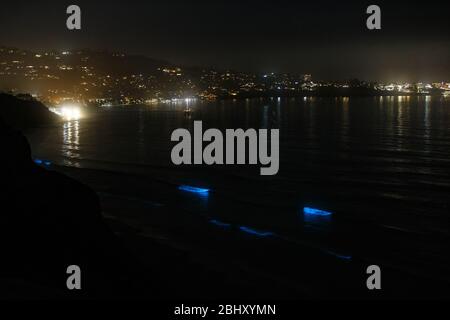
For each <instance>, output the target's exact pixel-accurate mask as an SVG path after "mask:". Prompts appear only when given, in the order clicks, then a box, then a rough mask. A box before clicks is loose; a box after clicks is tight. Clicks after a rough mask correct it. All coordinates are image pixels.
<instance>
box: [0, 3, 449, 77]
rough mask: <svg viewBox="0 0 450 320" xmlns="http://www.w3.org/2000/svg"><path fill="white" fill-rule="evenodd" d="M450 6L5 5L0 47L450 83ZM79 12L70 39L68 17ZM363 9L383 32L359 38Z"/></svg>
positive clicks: (363, 28) (1, 12)
mask: <svg viewBox="0 0 450 320" xmlns="http://www.w3.org/2000/svg"><path fill="white" fill-rule="evenodd" d="M449 3H450V1H433V0H432V1H422V2H420V3H417V4H416V3H413V2H412V1H395V4H393V1H390V3H388V2H384V1H370V2H369V1H358V2H356V1H322V0H313V1H309V2H306V1H295V0H291V1H268V0H262V1H253V0H248V1H245V0H240V1H235V0H227V1H222V0H221V1H218V0H211V1H199V0H192V1H186V0H183V1H181V0H165V1H161V0H157V1H154V0H148V1H142V0H141V1H136V0H127V1H95V3H93V1H70V2H69V1H39V3H38V2H33V3H31V2H29V1H27V2H25V1H20V0H18V1H6V2H2V4H1V6H2V8H1V10H0V45H7V46H16V47H19V48H23V49H58V50H70V49H79V48H90V49H100V50H104V49H105V50H110V51H123V52H126V53H129V54H143V55H146V56H149V57H152V58H157V59H163V60H167V61H170V62H173V63H177V64H182V65H188V66H212V67H219V68H232V69H238V70H244V71H258V72H281V71H282V72H292V73H312V74H313V77H314V78H315V79H322V80H334V79H348V78H351V77H358V78H360V79H365V80H378V81H404V80H407V81H441V80H442V81H450V19H449V16H450V4H449ZM70 4H77V5H79V6H80V7H81V9H82V30H81V31H68V30H67V29H66V26H65V21H66V18H67V15H66V13H65V11H66V7H67V6H68V5H70ZM370 4H378V5H379V6H380V7H381V9H382V30H379V31H369V30H367V28H366V18H367V15H366V13H365V11H366V8H367V6H368V5H370Z"/></svg>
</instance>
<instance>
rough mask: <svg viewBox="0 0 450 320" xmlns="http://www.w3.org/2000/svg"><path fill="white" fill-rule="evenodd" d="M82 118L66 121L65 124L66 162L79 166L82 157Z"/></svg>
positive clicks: (64, 150) (64, 151) (63, 149)
mask: <svg viewBox="0 0 450 320" xmlns="http://www.w3.org/2000/svg"><path fill="white" fill-rule="evenodd" d="M79 151H80V120H72V121H66V122H64V125H63V144H62V155H63V157H64V158H65V160H64V164H65V165H68V166H75V167H78V166H79V164H78V162H77V161H76V159H79V158H80V153H79Z"/></svg>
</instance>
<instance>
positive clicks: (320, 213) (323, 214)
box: [303, 207, 332, 217]
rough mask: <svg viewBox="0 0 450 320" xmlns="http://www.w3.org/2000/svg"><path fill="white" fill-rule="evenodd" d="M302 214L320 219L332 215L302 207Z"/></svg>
mask: <svg viewBox="0 0 450 320" xmlns="http://www.w3.org/2000/svg"><path fill="white" fill-rule="evenodd" d="M303 213H304V214H305V215H311V216H321V217H329V216H331V215H332V213H331V212H329V211H325V210H320V209H316V208H310V207H304V208H303Z"/></svg>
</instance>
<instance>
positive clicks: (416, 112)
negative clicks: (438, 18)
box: [28, 97, 450, 263]
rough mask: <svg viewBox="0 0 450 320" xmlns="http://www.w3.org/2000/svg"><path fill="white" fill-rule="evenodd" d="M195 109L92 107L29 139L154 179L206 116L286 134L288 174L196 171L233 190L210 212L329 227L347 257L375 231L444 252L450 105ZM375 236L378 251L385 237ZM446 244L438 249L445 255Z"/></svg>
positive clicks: (91, 164) (47, 150)
mask: <svg viewBox="0 0 450 320" xmlns="http://www.w3.org/2000/svg"><path fill="white" fill-rule="evenodd" d="M185 107H186V106H185V105H184V104H173V105H155V106H123V107H110V108H100V109H90V110H86V111H85V114H84V117H83V118H82V119H80V120H77V121H68V122H65V123H63V124H61V125H57V126H54V127H49V128H41V129H37V130H35V131H33V132H31V133H29V134H28V137H29V139H30V142H31V145H32V149H33V154H34V156H35V157H37V158H43V159H48V160H51V161H52V162H54V163H55V164H60V165H67V166H75V167H80V168H94V169H108V170H114V171H120V172H129V173H140V174H145V172H146V170H147V168H148V170H149V171H150V168H151V171H152V172H154V170H155V168H158V167H162V168H170V167H172V164H171V160H170V152H171V148H172V147H173V145H174V144H173V143H172V142H171V141H170V136H171V133H172V131H173V130H174V129H176V128H188V129H192V128H193V121H194V120H202V121H203V127H204V129H206V128H219V129H225V128H244V129H245V128H279V129H280V171H279V173H278V175H276V176H274V177H260V176H259V167H258V166H257V167H251V168H249V167H235V166H233V167H227V168H225V167H220V166H218V167H212V168H211V167H210V168H206V167H201V168H199V169H196V170H197V171H195V172H199V173H201V175H199V176H198V179H197V180H196V183H197V184H200V185H207V186H208V187H210V188H212V189H213V190H214V189H217V190H220V191H221V193H220V192H218V194H219V195H220V194H221V195H223V197H222V199H219V200H217V201H216V200H215V199H212V201H210V203H209V204H208V206H209V207H206V209H205V207H199V210H204V211H206V212H207V214H210V215H211V218H214V219H217V220H219V221H237V222H239V223H242V224H246V225H253V226H256V227H258V228H260V229H262V230H275V231H276V232H277V233H281V234H284V235H287V236H289V237H292V238H294V239H295V238H296V237H295V235H297V234H298V232H300V231H299V230H300V229H299V228H301V227H299V226H298V225H297V224H299V225H301V226H303V227H304V226H309V227H311V228H310V230H312V231H313V232H312V233H314V230H320V231H321V232H322V236H323V237H325V238H326V237H328V238H326V240H324V241H327V242H333V243H336V245H337V243H338V242H339V241H343V242H344V244H343V245H342V247H344V248H346V250H347V251H352V250H351V247H352V245H350V243H352V242H353V243H354V242H355V240H356V241H359V240H361V239H364V237H365V235H369V234H372V233H373V234H374V235H375V237H377V236H383V237H384V238H383V239H385V240H384V241H385V242H386V241H388V240H386V239H388V238H389V237H393V239H400V238H401V239H402V240H405V241H406V242H408V245H405V246H404V245H403V244H398V242H397V244H398V248H406V247H408V246H409V249H408V250H413V248H415V247H414V244H412V243H413V242H414V241H417V242H418V243H420V244H421V246H422V247H421V249H420V250H418V251H420V252H422V251H427V250H428V249H427V248H425V247H423V244H424V241H422V240H423V239H422V238H421V237H422V236H424V235H426V237H431V238H433V237H438V238H436V239H434V238H433V239H434V240H430V241H431V242H432V243H434V244H431V245H430V248H434V249H436V248H437V247H436V243H440V240H439V239H440V238H439V237H441V236H443V237H445V238H446V239H447V238H448V235H449V230H450V227H449V221H450V219H449V215H450V210H449V202H450V200H449V199H450V196H449V195H450V134H449V133H450V132H449V131H450V99H448V98H443V97H442V98H441V97H367V98H305V99H283V98H282V99H253V100H243V101H219V102H210V103H209V102H208V103H207V102H196V103H193V104H191V108H192V110H193V113H192V115H191V116H186V115H185V113H184V112H183V110H184V109H185ZM185 169H186V168H185ZM187 169H189V168H187ZM202 177H214V178H211V179H206V178H205V180H204V181H202ZM224 199H225V200H224ZM305 206H310V207H315V208H320V209H326V210H329V211H331V212H333V213H336V217H339V219H335V217H334V216H333V219H334V220H333V221H331V220H327V219H326V218H319V219H316V218H315V217H310V216H306V215H302V212H303V207H305ZM377 228H381V229H377ZM328 229H331V230H334V234H335V235H336V234H341V235H340V236H339V235H337V236H336V239H339V240H336V241H334V240H333V239H334V238H331V239H330V238H329V237H330V234H331V233H328ZM380 230H382V231H380ZM303 231H304V229H303ZM384 232H387V233H388V235H385V234H384ZM390 232H394V234H393V235H392V234H391V233H390ZM343 233H345V235H346V236H342V234H343ZM323 234H325V235H323ZM405 234H406V235H408V236H409V235H411V234H412V235H414V238H413V240H410V239H409V238H408V240H406V238H405V237H404V235H405ZM399 237H400V238H399ZM431 238H430V239H431ZM343 239H344V240H343ZM371 239H372V238H371ZM427 239H428V238H427ZM322 240H323V239H322ZM365 240H367V239H365ZM319 241H321V240H320V239H319ZM371 241H373V247H374V248H378V247H377V244H376V240H373V239H372V240H371ZM371 241H368V240H367V241H366V243H368V244H370V243H371ZM427 241H428V240H427ZM425 242H426V241H425ZM353 246H355V245H353ZM385 246H389V243H386V245H385ZM380 248H381V247H380ZM440 249H442V250H444V248H440ZM440 249H439V250H437V249H436V251H437V253H433V254H435V255H437V256H439V255H440V251H441V250H440ZM399 250H400V249H399ZM402 250H403V249H402ZM414 250H415V249H414ZM427 252H429V250H428V251H427ZM416 253H417V252H416ZM416 253H415V254H416ZM392 254H394V253H392ZM420 259H427V258H426V257H421V258H420ZM445 263H447V262H445Z"/></svg>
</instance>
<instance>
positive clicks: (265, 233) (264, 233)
mask: <svg viewBox="0 0 450 320" xmlns="http://www.w3.org/2000/svg"><path fill="white" fill-rule="evenodd" d="M239 230H241V231H243V232H245V233H248V234H251V235H254V236H258V237H272V236H274V235H275V234H274V233H273V232H270V231H258V230H255V229H252V228H249V227H239Z"/></svg>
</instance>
